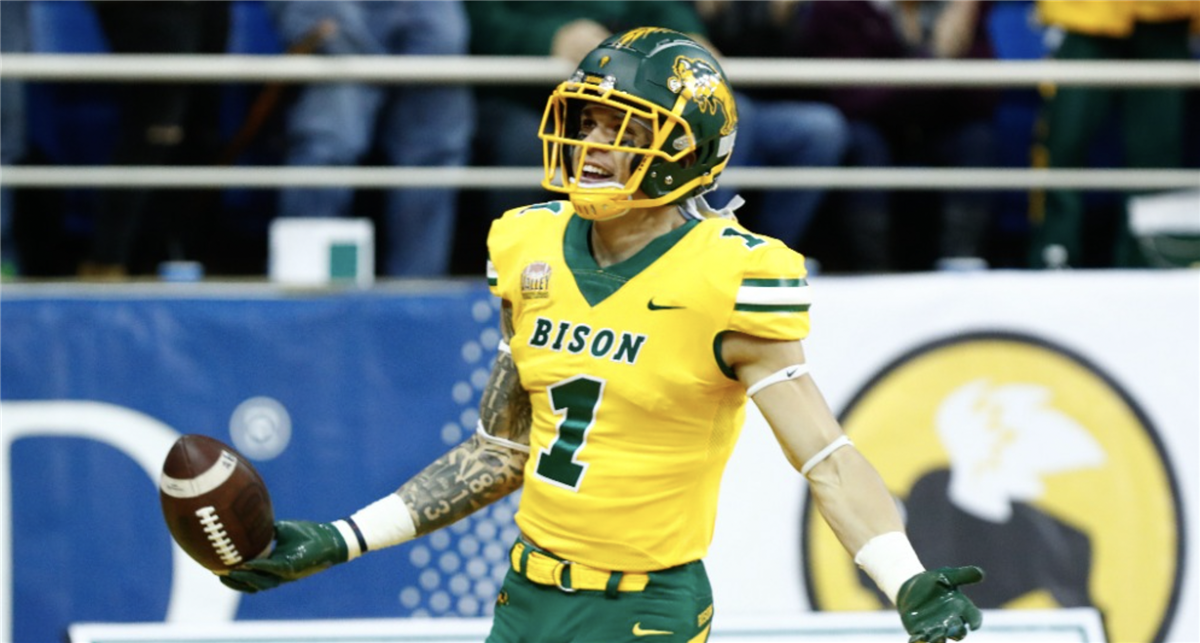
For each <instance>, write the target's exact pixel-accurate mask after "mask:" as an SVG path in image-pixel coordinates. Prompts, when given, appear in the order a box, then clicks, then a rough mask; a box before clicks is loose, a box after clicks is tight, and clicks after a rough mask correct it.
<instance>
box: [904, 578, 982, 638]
mask: <svg viewBox="0 0 1200 643" xmlns="http://www.w3.org/2000/svg"><path fill="white" fill-rule="evenodd" d="M981 580H983V570H982V569H980V568H978V567H941V568H938V569H933V570H929V571H924V572H921V573H920V574H917V575H916V576H913V577H912V578H910V579H908V580H906V581H904V584H903V585H901V586H900V591H899V592H898V593H897V594H896V609H898V610H900V621H901V622H902V623H904V629H906V630H908V633H909V634H911V635H912V636H911V637H909V639H908V643H919V642H921V641H924V642H925V643H945V641H946V639H947V638H951V639H954V640H955V641H961V640H962V639H963V637H965V636H966V635H967V632H969V631H970V630H977V629H979V626H980V625H983V614H981V613H980V612H979V608H978V607H975V604H974V603H972V602H971V599H969V598H967V597H966V596H965V595H964V594H963V593H962V592H960V591H958V586H959V585H968V584H970V583H978V582H979V581H981Z"/></svg>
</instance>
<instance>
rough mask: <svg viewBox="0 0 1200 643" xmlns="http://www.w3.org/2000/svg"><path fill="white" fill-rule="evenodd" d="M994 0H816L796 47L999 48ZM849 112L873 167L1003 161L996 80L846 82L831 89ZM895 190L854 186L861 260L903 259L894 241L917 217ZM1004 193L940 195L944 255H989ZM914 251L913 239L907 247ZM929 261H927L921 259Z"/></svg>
mask: <svg viewBox="0 0 1200 643" xmlns="http://www.w3.org/2000/svg"><path fill="white" fill-rule="evenodd" d="M986 9H987V3H986V2H979V1H977V0H963V1H954V2H948V1H941V0H902V1H900V2H894V3H885V2H870V1H867V0H849V1H846V2H812V3H807V4H806V6H805V7H804V10H803V11H802V12H801V14H800V16H799V26H798V31H799V33H800V37H799V38H796V39H794V40H793V41H792V42H793V45H794V46H795V49H794V52H793V53H794V55H805V56H815V57H823V58H892V59H916V60H919V59H928V60H936V59H959V58H992V57H993V55H992V51H991V46H990V43H989V41H988V37H987V32H986V29H985V13H986ZM823 96H824V97H825V99H826V100H828V101H830V102H832V103H833V104H835V105H837V106H838V107H839V108H840V109H841V110H842V113H843V114H844V115H845V116H846V118H847V119H849V120H850V129H851V134H850V139H851V140H850V146H849V151H848V158H847V163H848V164H850V165H857V166H864V167H887V166H893V165H923V166H924V165H933V166H948V167H991V166H994V165H996V164H997V163H998V161H997V152H996V141H995V135H994V130H993V128H992V120H991V119H992V110H993V107H994V103H995V95H994V93H993V92H990V91H987V90H961V89H958V90H924V89H921V90H914V89H909V88H900V87H884V86H870V87H844V88H834V89H831V90H829V91H828V92H826V93H825V94H823ZM895 205H896V204H895V203H894V202H893V195H891V194H889V193H887V192H883V191H873V190H868V191H854V192H850V193H848V194H847V195H846V199H845V207H846V211H845V212H841V213H839V215H840V216H841V218H843V219H844V220H845V221H846V223H847V224H848V229H849V232H850V237H849V239H848V241H849V244H850V247H851V250H852V254H853V255H855V257H856V262H855V263H856V266H855V267H856V269H859V270H865V271H885V270H893V269H896V268H898V267H901V266H899V265H898V262H897V261H895V260H894V259H893V256H892V246H893V244H894V243H895V241H896V239H895V232H896V231H897V230H898V229H899V228H898V226H899V225H905V226H911V225H912V219H908V220H906V219H905V218H904V217H903V215H900V216H899V218H897V214H898V213H895V212H893V209H894V206H895ZM994 207H995V195H994V194H993V193H991V192H990V191H983V190H951V191H947V192H945V193H943V194H942V195H941V198H940V199H939V200H938V202H937V206H936V209H937V212H938V222H937V229H936V230H935V231H930V233H931V234H933V235H935V236H936V239H937V241H936V248H935V249H934V253H935V254H936V256H937V260H938V265H941V266H954V265H961V264H962V263H963V261H964V260H965V261H966V262H970V263H971V264H972V265H981V257H982V256H983V254H984V250H985V248H984V240H985V238H986V234H987V231H988V227H989V225H990V223H991V218H992V215H993V210H994ZM906 252H907V253H908V254H912V249H911V248H909V249H908V250H907V251H906ZM920 267H924V264H922V266H920Z"/></svg>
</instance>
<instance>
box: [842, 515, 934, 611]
mask: <svg viewBox="0 0 1200 643" xmlns="http://www.w3.org/2000/svg"><path fill="white" fill-rule="evenodd" d="M854 562H855V563H856V564H858V566H859V567H861V568H862V569H863V571H865V572H867V575H868V576H870V577H871V579H872V580H874V581H875V584H876V585H878V586H879V589H881V590H883V593H884V594H886V595H887V597H888V600H890V601H892V604H893V605H895V604H896V594H898V593H900V586H901V585H903V584H904V582H905V581H907V580H908V579H910V578H912V577H913V576H916V575H917V574H920V573H921V572H923V571H925V566H924V565H922V564H921V561H920V559H918V558H917V552H916V551H914V550H913V546H912V543H910V542H909V541H908V536H905V535H904V533H903V532H900V531H889V532H887V533H886V534H879V535H878V536H875V537H874V538H872V539H870V540H868V541H867V544H865V545H863V546H862V549H860V550H858V553H857V554H855V555H854Z"/></svg>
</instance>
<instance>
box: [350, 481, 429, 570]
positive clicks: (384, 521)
mask: <svg viewBox="0 0 1200 643" xmlns="http://www.w3.org/2000/svg"><path fill="white" fill-rule="evenodd" d="M333 526H334V527H337V530H338V533H340V534H341V535H342V539H343V540H345V541H346V549H347V550H348V552H349V558H348V560H354V559H355V558H358V557H359V556H362V555H363V554H365V553H367V552H369V551H374V550H376V549H383V548H385V547H391V546H392V545H399V544H400V543H403V542H408V541H410V540H412V539H413V538H416V537H417V527H416V525H415V524H413V519H412V514H411V513H409V510H408V505H407V504H406V503H405V502H404V500H403V499H401V498H400V496H397V495H396V494H394V493H393V494H388V495H387V496H385V497H383V498H380V499H379V500H376V501H375V502H373V503H371V504H369V505H367V506H366V507H363V508H362V509H359V510H358V511H356V512H354V515H352V516H350V517H349V518H345V519H343V520H335V521H334V523H333Z"/></svg>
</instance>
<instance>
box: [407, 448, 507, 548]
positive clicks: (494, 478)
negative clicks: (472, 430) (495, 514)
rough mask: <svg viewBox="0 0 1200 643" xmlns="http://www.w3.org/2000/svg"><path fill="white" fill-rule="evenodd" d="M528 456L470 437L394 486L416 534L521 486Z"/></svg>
mask: <svg viewBox="0 0 1200 643" xmlns="http://www.w3.org/2000/svg"><path fill="white" fill-rule="evenodd" d="M527 458H528V456H527V455H526V454H525V453H521V452H520V451H514V450H512V449H507V448H505V447H501V446H496V445H493V444H489V443H487V442H485V441H483V440H481V439H479V437H478V436H474V435H472V436H471V437H470V439H468V440H466V441H465V442H463V443H462V444H460V445H458V446H457V447H455V448H453V449H451V450H450V451H449V452H447V453H446V454H445V455H443V456H442V457H440V458H438V459H437V460H436V461H434V462H433V464H430V465H429V466H428V467H425V470H424V471H422V472H421V473H419V474H417V475H416V476H415V477H413V478H412V479H411V480H409V481H408V482H406V483H405V484H404V486H402V487H400V489H398V490H397V493H399V494H400V497H401V498H403V499H404V502H405V504H407V505H408V506H409V508H411V509H412V510H413V512H414V513H415V514H416V517H415V520H414V522H415V524H416V527H417V534H426V533H429V532H431V531H433V530H435V529H438V528H441V527H445V526H446V525H449V524H450V523H452V522H455V521H457V520H459V519H460V518H464V517H466V516H468V515H470V514H472V513H474V512H476V511H478V510H479V509H482V508H483V507H486V506H487V505H490V504H491V503H493V502H495V501H497V500H499V499H501V498H503V497H505V496H507V495H508V494H510V493H512V492H513V491H515V490H516V489H518V488H519V487H520V486H521V483H522V481H523V480H524V476H523V471H524V467H525V460H526V459H527Z"/></svg>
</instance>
